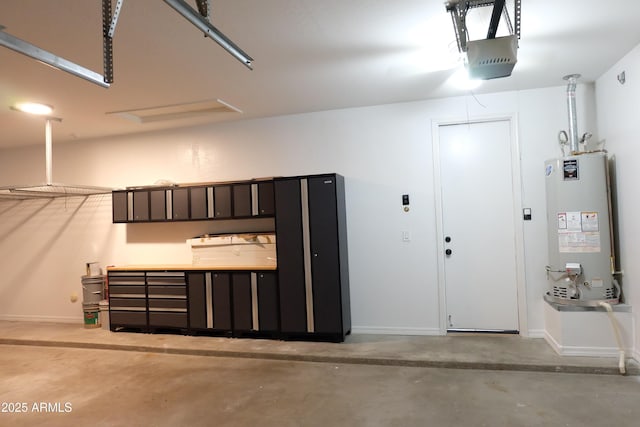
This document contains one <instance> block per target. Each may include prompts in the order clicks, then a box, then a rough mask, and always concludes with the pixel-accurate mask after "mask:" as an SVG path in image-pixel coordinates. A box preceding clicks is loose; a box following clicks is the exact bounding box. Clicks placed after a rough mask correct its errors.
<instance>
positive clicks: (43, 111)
mask: <svg viewBox="0 0 640 427" xmlns="http://www.w3.org/2000/svg"><path fill="white" fill-rule="evenodd" d="M11 109H12V110H16V111H22V112H23V113H29V114H35V115H37V116H48V115H49V114H51V113H53V107H52V106H51V105H47V104H40V103H38V102H20V103H18V104H16V105H14V106H13V107H11Z"/></svg>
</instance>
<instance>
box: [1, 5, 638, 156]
mask: <svg viewBox="0 0 640 427" xmlns="http://www.w3.org/2000/svg"><path fill="white" fill-rule="evenodd" d="M114 3H115V1H114ZM188 3H189V4H191V5H192V7H194V8H195V0H188ZM211 3H212V9H213V24H214V25H215V26H216V27H217V28H218V29H219V30H220V31H222V32H223V33H224V34H225V35H226V36H227V37H229V38H230V39H231V40H232V41H233V42H235V43H236V44H237V45H238V46H240V48H242V49H243V50H244V51H245V52H247V53H248V54H249V55H251V56H252V57H253V58H254V60H255V62H254V70H253V71H251V70H249V69H247V68H245V67H244V65H243V64H242V63H240V62H239V61H237V60H236V59H235V58H233V57H232V56H231V55H229V54H228V53H227V52H226V51H224V50H223V49H222V48H221V47H219V46H218V45H217V44H216V43H215V42H213V41H212V40H211V39H208V38H205V37H203V36H202V33H200V32H199V31H198V30H197V29H196V28H195V27H194V26H193V25H192V24H190V23H189V22H187V21H186V20H185V19H184V18H183V17H182V16H180V15H179V14H177V13H176V12H175V11H174V10H173V9H171V8H170V7H169V6H168V5H166V4H165V3H164V2H163V1H161V0H125V1H124V5H123V8H122V12H121V15H120V19H119V21H118V25H117V27H116V31H115V36H114V83H113V84H112V86H111V87H110V88H108V89H104V88H102V87H99V86H96V85H94V84H92V83H89V82H87V81H85V80H82V79H80V78H78V77H75V76H72V75H70V74H67V73H64V72H61V71H58V70H54V69H52V68H50V67H47V66H44V65H42V64H40V63H38V62H36V61H35V60H33V59H31V58H28V57H26V56H23V55H21V54H19V53H16V52H14V51H12V50H9V49H6V48H4V47H0V129H1V131H0V148H2V147H10V146H20V145H33V144H40V143H42V142H43V140H44V124H43V121H42V119H37V118H33V117H28V116H27V115H25V114H23V113H18V112H15V111H12V110H10V109H9V106H11V105H13V104H15V103H16V102H18V101H23V100H37V101H40V102H44V103H47V104H50V105H53V106H54V107H55V112H54V115H55V116H57V117H60V118H62V122H60V123H55V124H54V128H53V129H54V130H53V135H54V136H53V140H54V142H62V141H72V140H86V139H91V138H98V137H103V136H108V135H120V134H129V133H135V132H145V131H151V130H158V129H166V128H170V127H181V126H189V125H193V124H198V123H207V122H213V121H222V120H238V119H248V118H256V117H266V116H274V115H283V114H294V113H303V112H311V111H320V110H329V109H338V108H347V107H356V106H366V105H376V104H386V103H394V102H404V101H412V100H420V99H428V98H440V97H445V96H452V95H461V94H464V93H465V92H463V91H460V90H459V89H455V88H453V87H452V86H451V85H450V84H449V83H448V82H447V79H448V78H449V76H450V75H451V74H452V71H451V70H450V69H445V70H439V71H438V70H435V71H434V69H437V68H442V63H443V60H442V59H437V57H438V56H441V55H439V53H443V52H444V53H445V54H446V53H448V52H450V51H451V50H452V47H454V46H455V36H454V32H453V26H452V24H451V19H450V16H449V14H448V13H447V12H446V11H445V7H444V2H443V1H441V0H394V1H390V0H212V1H211ZM507 3H508V4H509V3H510V2H509V1H508V2H507ZM482 9H484V10H486V11H487V13H489V12H490V8H482ZM473 12H474V13H476V11H473ZM101 13H102V12H101V0H2V1H0V25H3V26H5V27H6V28H5V31H6V32H7V33H9V34H11V35H13V36H16V37H19V38H21V39H23V40H25V41H28V42H29V43H32V44H34V45H36V46H38V47H40V48H42V49H45V50H48V51H50V52H52V53H54V54H56V55H58V56H61V57H63V58H65V59H68V60H70V61H73V62H76V63H78V64H80V65H82V66H84V67H87V68H89V69H91V70H94V71H96V72H98V73H100V74H102V73H103V71H102V22H101ZM472 17H473V16H472V15H471V14H470V15H469V20H470V21H471V20H472ZM638 17H640V2H636V1H632V0H607V1H603V0H581V1H576V0H574V1H557V0H522V34H521V40H520V48H519V50H518V64H517V65H516V67H515V69H514V71H513V74H512V76H511V77H509V78H503V79H496V80H492V81H488V82H485V83H484V85H483V86H482V87H481V88H479V89H477V90H476V91H475V92H476V93H483V92H496V91H504V90H522V89H529V88H539V87H546V86H557V85H563V84H564V82H563V81H562V76H564V75H566V74H570V73H581V74H582V75H583V79H582V80H581V81H582V82H588V81H593V80H595V79H596V78H598V77H599V76H600V75H601V74H602V73H603V72H604V71H606V70H607V69H608V68H610V67H611V66H612V65H613V64H614V63H615V62H616V61H617V60H618V59H620V58H621V57H622V56H623V55H624V54H625V53H627V52H628V51H630V50H631V49H632V48H633V47H634V46H636V45H637V44H639V43H640V25H638V22H637V20H638ZM471 24H472V22H470V25H471ZM483 25H484V24H483ZM481 31H482V32H486V29H484V27H483V29H482V30H481ZM470 32H471V37H472V38H484V36H485V35H484V34H476V35H474V33H473V32H472V31H471V29H470ZM453 51H455V48H454V49H453ZM215 99H221V100H223V101H225V102H227V103H229V104H231V105H233V106H235V107H237V108H238V109H240V110H242V113H233V112H231V113H229V112H227V113H215V114H212V115H210V116H207V117H200V118H196V119H189V120H185V119H182V120H169V121H162V122H154V123H142V124H141V123H135V122H132V121H129V120H126V119H123V118H122V117H119V116H114V115H107V114H106V113H108V112H114V111H122V110H130V109H140V108H149V107H158V106H165V105H174V104H182V103H191V102H197V101H207V100H215Z"/></svg>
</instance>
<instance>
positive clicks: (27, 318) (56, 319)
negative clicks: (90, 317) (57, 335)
mask: <svg viewBox="0 0 640 427" xmlns="http://www.w3.org/2000/svg"><path fill="white" fill-rule="evenodd" d="M0 320H7V321H10V322H48V323H82V322H83V317H82V316H78V317H73V316H36V315H29V314H0Z"/></svg>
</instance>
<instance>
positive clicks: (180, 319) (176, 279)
mask: <svg viewBox="0 0 640 427" xmlns="http://www.w3.org/2000/svg"><path fill="white" fill-rule="evenodd" d="M146 278H147V305H148V310H149V328H152V329H153V328H163V327H170V328H184V329H186V328H187V327H188V321H187V282H186V276H185V273H184V272H182V271H165V272H155V271H153V272H147V273H146Z"/></svg>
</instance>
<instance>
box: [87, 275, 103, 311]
mask: <svg viewBox="0 0 640 427" xmlns="http://www.w3.org/2000/svg"><path fill="white" fill-rule="evenodd" d="M103 293H104V276H82V300H83V302H85V303H89V304H97V303H99V302H100V301H101V300H102V298H103Z"/></svg>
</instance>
